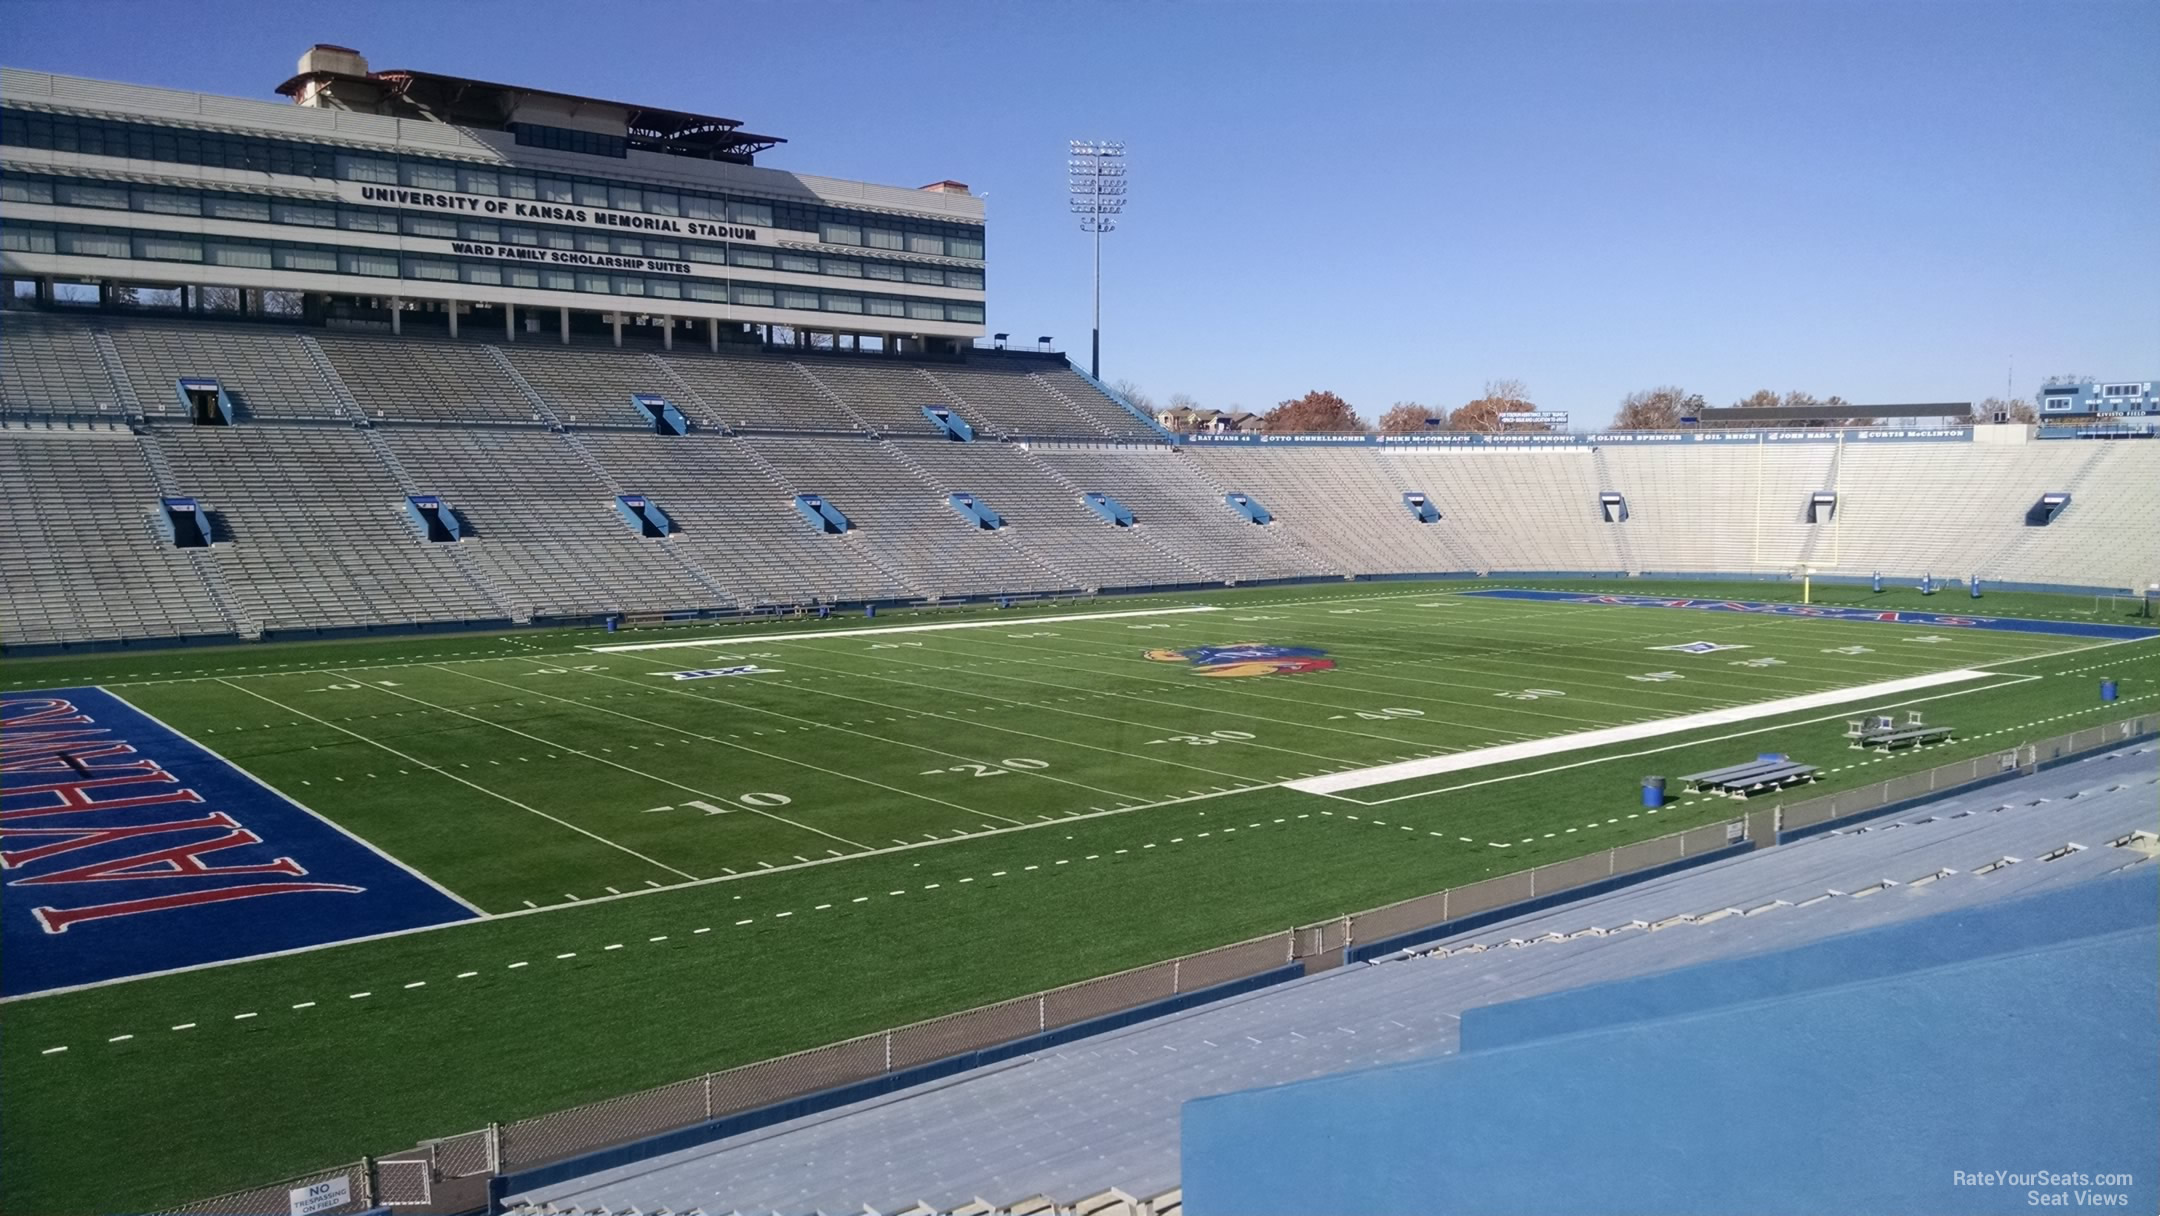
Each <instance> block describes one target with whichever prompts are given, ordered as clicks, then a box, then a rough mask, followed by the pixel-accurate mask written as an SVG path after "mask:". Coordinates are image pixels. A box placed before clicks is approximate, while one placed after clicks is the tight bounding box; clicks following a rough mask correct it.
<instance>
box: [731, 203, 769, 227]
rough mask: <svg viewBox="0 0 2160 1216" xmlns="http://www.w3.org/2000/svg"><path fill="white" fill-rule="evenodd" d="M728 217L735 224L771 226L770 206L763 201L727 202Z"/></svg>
mask: <svg viewBox="0 0 2160 1216" xmlns="http://www.w3.org/2000/svg"><path fill="white" fill-rule="evenodd" d="M728 219H729V220H731V221H733V222H735V223H737V224H756V225H757V226H759V227H761V228H770V227H772V208H771V207H768V206H766V205H765V204H763V203H729V204H728Z"/></svg>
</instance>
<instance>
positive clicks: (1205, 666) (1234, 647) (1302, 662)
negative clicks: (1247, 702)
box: [1147, 642, 1335, 676]
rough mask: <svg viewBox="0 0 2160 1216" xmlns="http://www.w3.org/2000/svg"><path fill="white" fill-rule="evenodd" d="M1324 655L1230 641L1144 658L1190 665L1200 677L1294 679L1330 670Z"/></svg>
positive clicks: (1303, 648)
mask: <svg viewBox="0 0 2160 1216" xmlns="http://www.w3.org/2000/svg"><path fill="white" fill-rule="evenodd" d="M1326 654H1327V651H1325V650H1318V649H1315V648H1313V647H1311V646H1270V645H1267V644H1266V643H1263V642H1231V643H1228V644H1226V645H1222V646H1191V647H1187V648H1186V649H1184V650H1150V651H1148V652H1147V657H1149V658H1151V659H1154V660H1155V661H1157V662H1159V663H1190V664H1192V666H1193V672H1194V674H1196V675H1203V676H1295V675H1303V674H1305V673H1306V672H1308V671H1328V670H1330V669H1332V668H1333V667H1334V666H1335V660H1333V659H1330V658H1326V657H1323V656H1325V655H1326Z"/></svg>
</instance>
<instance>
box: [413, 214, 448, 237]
mask: <svg viewBox="0 0 2160 1216" xmlns="http://www.w3.org/2000/svg"><path fill="white" fill-rule="evenodd" d="M405 235H407V236H432V237H440V238H444V239H449V238H452V237H455V236H457V221H456V220H452V219H444V218H443V217H441V216H436V215H408V216H406V217H405Z"/></svg>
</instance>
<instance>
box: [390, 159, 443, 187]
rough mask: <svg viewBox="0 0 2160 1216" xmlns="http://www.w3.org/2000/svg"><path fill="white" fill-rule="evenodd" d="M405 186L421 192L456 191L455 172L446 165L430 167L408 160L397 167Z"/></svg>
mask: <svg viewBox="0 0 2160 1216" xmlns="http://www.w3.org/2000/svg"><path fill="white" fill-rule="evenodd" d="M398 171H399V173H400V175H401V176H403V177H404V179H405V184H406V185H408V186H413V187H416V188H418V189H422V190H455V189H457V170H455V169H453V168H451V167H450V166H448V165H431V164H428V163H427V162H425V161H416V160H409V161H406V162H405V163H404V164H402V165H400V166H398Z"/></svg>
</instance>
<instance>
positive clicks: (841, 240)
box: [818, 224, 862, 245]
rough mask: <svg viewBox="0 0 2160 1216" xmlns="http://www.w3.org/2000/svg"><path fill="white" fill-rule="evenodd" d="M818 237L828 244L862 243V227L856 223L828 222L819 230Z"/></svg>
mask: <svg viewBox="0 0 2160 1216" xmlns="http://www.w3.org/2000/svg"><path fill="white" fill-rule="evenodd" d="M818 239H819V240H822V241H824V242H825V243H826V244H828V245H860V244H862V228H861V227H860V226H858V225H855V224H826V225H823V226H822V227H821V228H820V229H819V230H818Z"/></svg>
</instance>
